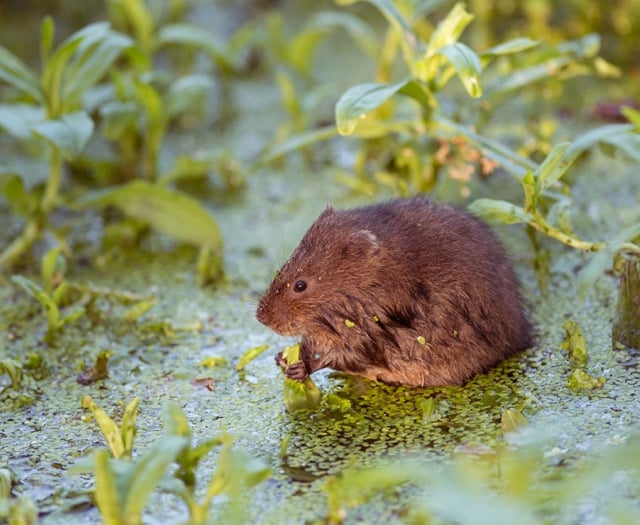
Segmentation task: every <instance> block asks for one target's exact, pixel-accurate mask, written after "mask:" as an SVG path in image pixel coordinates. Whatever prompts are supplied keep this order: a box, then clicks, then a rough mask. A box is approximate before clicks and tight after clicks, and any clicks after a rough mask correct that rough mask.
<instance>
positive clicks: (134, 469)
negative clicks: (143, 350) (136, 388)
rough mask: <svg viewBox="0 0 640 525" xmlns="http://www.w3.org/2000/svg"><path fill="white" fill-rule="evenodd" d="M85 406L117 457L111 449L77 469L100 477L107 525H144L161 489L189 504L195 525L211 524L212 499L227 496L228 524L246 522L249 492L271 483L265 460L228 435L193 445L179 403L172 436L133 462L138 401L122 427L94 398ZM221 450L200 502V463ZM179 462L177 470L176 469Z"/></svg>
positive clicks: (170, 421) (172, 412)
mask: <svg viewBox="0 0 640 525" xmlns="http://www.w3.org/2000/svg"><path fill="white" fill-rule="evenodd" d="M83 406H84V407H85V408H90V409H91V411H92V412H93V414H94V416H95V417H96V421H98V423H99V425H100V427H101V429H102V431H103V433H104V436H105V439H106V440H107V443H108V444H109V447H110V449H111V452H112V455H113V458H111V457H110V456H109V452H108V451H107V450H105V449H98V450H96V451H95V452H94V454H93V458H88V459H92V460H91V461H87V460H83V461H81V462H80V463H79V464H78V465H77V466H76V468H75V472H77V473H80V472H87V471H92V472H94V473H95V477H96V486H95V496H94V498H95V502H96V505H97V506H98V509H99V510H100V514H101V515H102V519H103V521H104V523H105V524H109V525H137V524H139V523H142V514H143V511H144V508H145V507H146V505H147V503H148V499H149V496H150V495H151V493H152V492H153V491H154V490H156V488H159V489H160V490H162V491H164V492H166V493H170V494H173V495H175V496H177V497H179V498H180V499H181V500H182V501H183V502H184V504H185V505H186V507H187V511H188V514H189V521H188V522H189V523H190V524H191V525H204V524H205V523H209V522H210V521H209V520H210V516H209V513H210V507H211V504H212V500H213V499H214V498H215V497H216V496H220V495H222V494H225V495H227V496H228V497H229V499H230V502H229V505H230V508H229V512H228V514H227V515H225V516H226V517H225V523H238V524H240V523H246V521H245V520H246V516H245V512H246V508H245V506H244V505H243V504H242V500H241V498H242V497H243V496H246V494H245V492H246V490H248V489H251V488H252V487H254V486H255V485H257V484H259V483H261V482H262V481H264V480H265V479H267V478H268V477H269V476H270V475H271V470H270V469H269V468H268V467H267V466H266V465H265V464H264V463H263V462H262V461H260V460H257V459H255V458H253V457H251V456H249V455H248V454H246V453H244V452H242V451H238V450H236V449H235V448H234V447H233V446H232V445H233V442H234V438H233V437H232V436H230V435H229V434H227V433H223V434H222V435H221V436H219V437H216V438H212V439H208V440H206V441H204V442H202V443H200V444H198V445H193V444H192V433H191V428H190V426H189V422H188V420H187V418H186V416H185V415H184V412H183V411H182V410H181V409H180V407H178V405H176V404H175V403H168V404H167V405H166V406H165V409H164V411H163V420H164V426H165V430H166V433H167V435H165V436H163V437H162V438H160V439H159V440H157V441H156V442H155V443H154V444H153V445H152V446H151V447H150V448H149V449H147V450H146V451H145V452H144V453H143V454H142V455H140V456H138V457H136V458H134V459H131V449H132V447H133V438H134V436H135V434H136V427H135V415H136V412H137V407H138V398H135V399H134V400H133V401H131V403H129V405H127V408H126V410H125V413H124V415H123V421H122V428H121V429H119V428H118V427H117V424H116V423H114V422H113V420H112V419H111V418H109V417H108V416H106V414H105V413H104V411H103V410H102V409H100V408H99V407H97V406H96V405H95V403H93V401H92V400H91V399H90V398H87V397H85V398H84V399H83ZM218 446H222V448H221V451H220V454H219V456H218V461H217V467H216V470H215V472H214V473H213V475H212V476H211V478H210V480H209V482H208V485H207V488H206V491H205V494H204V496H203V497H202V498H201V499H200V500H198V495H199V492H196V490H197V479H196V477H197V467H198V464H199V463H200V461H201V460H202V459H204V457H205V456H207V455H208V454H209V452H211V450H213V449H214V448H215V447H218ZM123 460H125V461H123ZM174 463H175V465H176V467H177V468H170V467H171V466H172V465H173V464H174Z"/></svg>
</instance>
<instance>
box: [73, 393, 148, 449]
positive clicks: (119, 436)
mask: <svg viewBox="0 0 640 525" xmlns="http://www.w3.org/2000/svg"><path fill="white" fill-rule="evenodd" d="M139 403H140V398H138V397H134V398H133V399H132V400H131V402H130V403H129V404H128V405H127V407H126V408H125V410H124V413H123V415H122V425H121V426H120V427H118V424H117V423H116V422H115V421H114V420H113V419H111V418H110V417H109V416H108V415H107V414H106V413H105V412H104V410H102V409H101V408H100V407H99V406H98V405H96V404H95V403H94V402H93V399H91V398H90V397H89V396H84V397H83V398H82V408H85V409H89V410H91V412H92V413H93V417H95V419H96V422H97V423H98V425H99V426H100V430H102V434H103V435H104V438H105V440H106V441H107V444H108V445H109V449H110V450H111V455H112V456H113V457H114V458H115V459H131V452H132V451H133V440H134V439H135V437H136V416H137V415H138V404H139Z"/></svg>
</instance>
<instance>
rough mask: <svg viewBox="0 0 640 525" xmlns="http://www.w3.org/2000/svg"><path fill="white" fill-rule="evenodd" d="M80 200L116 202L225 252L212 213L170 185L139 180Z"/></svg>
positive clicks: (175, 232) (101, 203) (188, 239)
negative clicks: (164, 185)
mask: <svg viewBox="0 0 640 525" xmlns="http://www.w3.org/2000/svg"><path fill="white" fill-rule="evenodd" d="M77 204H78V205H80V206H90V207H103V206H115V207H117V208H119V209H120V210H122V211H123V212H124V213H126V214H127V215H129V216H130V217H134V218H136V219H141V220H143V221H146V222H147V223H149V224H150V225H151V226H152V227H153V228H155V229H156V230H158V231H161V232H163V233H166V234H169V235H171V236H173V237H175V238H176V239H178V240H180V241H183V242H187V243H190V244H194V245H196V246H201V247H208V248H210V249H211V250H212V251H213V252H214V253H215V254H216V256H217V257H220V256H221V254H222V237H221V235H220V231H219V230H218V225H217V224H216V222H215V221H214V219H213V217H211V215H210V214H209V212H208V211H207V210H206V209H205V208H203V207H202V205H201V204H200V203H199V202H197V201H196V200H194V199H193V198H191V197H189V196H188V195H185V194H184V193H180V192H178V191H175V190H172V189H170V188H166V187H163V186H158V185H154V184H150V183H148V182H145V181H141V180H138V181H133V182H130V183H128V184H125V185H122V186H116V187H113V188H109V189H106V190H102V191H94V192H89V193H87V194H85V195H83V196H82V197H81V198H80V199H79V200H78V202H77Z"/></svg>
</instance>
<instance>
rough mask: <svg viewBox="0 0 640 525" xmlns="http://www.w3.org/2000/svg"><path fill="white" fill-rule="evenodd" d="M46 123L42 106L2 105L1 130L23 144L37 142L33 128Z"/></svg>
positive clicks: (0, 108)
mask: <svg viewBox="0 0 640 525" xmlns="http://www.w3.org/2000/svg"><path fill="white" fill-rule="evenodd" d="M44 121H45V115H44V108H42V107H40V106H33V105H31V104H0V128H2V129H4V130H5V131H6V132H7V133H8V134H9V135H11V136H12V137H14V138H16V139H18V140H20V141H22V142H26V143H29V142H31V143H33V142H35V141H36V138H35V137H34V136H33V133H32V131H33V128H34V126H36V125H37V124H40V123H42V122H44Z"/></svg>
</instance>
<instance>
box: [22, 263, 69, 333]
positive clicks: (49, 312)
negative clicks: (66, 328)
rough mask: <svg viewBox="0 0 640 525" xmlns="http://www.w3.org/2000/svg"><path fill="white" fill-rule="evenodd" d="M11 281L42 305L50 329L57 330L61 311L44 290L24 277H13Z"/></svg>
mask: <svg viewBox="0 0 640 525" xmlns="http://www.w3.org/2000/svg"><path fill="white" fill-rule="evenodd" d="M11 280H12V281H13V282H14V283H16V284H17V285H18V286H20V287H21V288H22V289H23V290H24V291H25V292H27V293H28V294H29V295H30V296H31V297H33V298H34V299H35V300H36V301H38V302H39V303H40V304H41V305H42V308H43V309H44V311H45V314H46V316H47V323H48V325H49V329H50V330H52V329H55V328H56V327H57V326H58V323H59V320H60V310H59V309H58V305H56V304H55V303H54V302H53V300H52V299H51V297H50V296H49V295H48V294H47V293H46V292H45V291H44V290H43V288H42V287H41V286H40V285H39V284H36V283H34V282H33V281H32V280H30V279H27V278H26V277H24V276H22V275H12V276H11Z"/></svg>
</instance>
